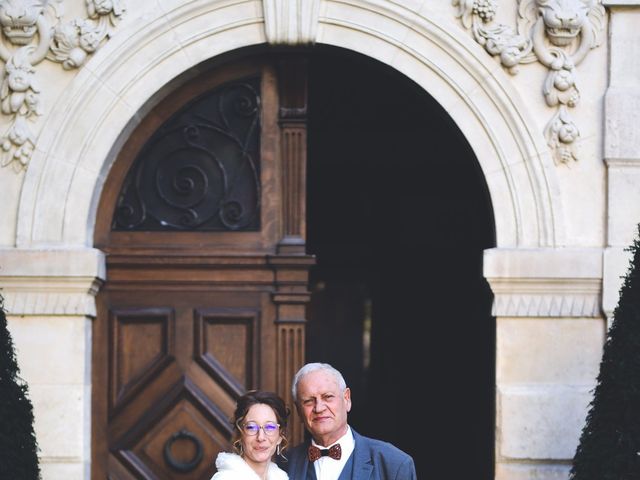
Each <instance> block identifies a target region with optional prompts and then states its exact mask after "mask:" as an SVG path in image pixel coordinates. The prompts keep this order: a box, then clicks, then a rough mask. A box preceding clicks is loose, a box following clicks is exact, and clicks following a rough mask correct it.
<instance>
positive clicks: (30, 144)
mask: <svg viewBox="0 0 640 480" xmlns="http://www.w3.org/2000/svg"><path fill="white" fill-rule="evenodd" d="M85 2H86V4H85V5H86V8H87V15H88V18H86V19H72V20H69V21H64V22H63V21H61V17H62V6H63V5H62V0H4V1H2V2H0V29H1V30H0V32H1V34H0V59H1V60H2V61H3V62H4V68H3V70H2V80H1V87H0V106H1V111H2V114H3V115H8V116H10V117H11V121H10V125H9V128H8V129H7V131H6V132H5V133H4V135H2V136H1V137H0V147H2V150H1V151H0V166H2V167H6V166H8V165H12V166H13V167H14V169H15V170H16V171H21V170H23V169H25V168H26V167H27V165H28V164H29V160H30V159H31V153H32V152H33V148H34V146H35V137H36V136H35V135H34V134H33V133H32V131H31V129H30V127H29V124H28V122H27V120H30V121H33V120H34V119H35V117H37V116H39V115H41V114H42V110H43V109H42V104H41V102H40V92H41V90H40V87H39V85H38V81H37V71H36V68H35V66H36V65H38V64H39V63H40V62H42V61H43V60H44V59H45V58H46V59H48V60H50V61H52V62H56V63H60V64H61V65H62V67H63V68H64V69H65V70H71V69H75V68H80V67H81V66H82V65H83V64H84V63H85V61H86V60H87V57H88V56H89V55H91V54H92V53H94V52H95V51H96V50H97V49H98V48H99V47H100V46H101V45H102V44H103V43H104V42H105V41H106V40H107V39H108V37H109V36H110V35H111V28H112V27H113V26H115V25H116V22H117V21H118V20H119V18H120V17H121V15H122V14H123V12H124V6H123V4H122V0H85Z"/></svg>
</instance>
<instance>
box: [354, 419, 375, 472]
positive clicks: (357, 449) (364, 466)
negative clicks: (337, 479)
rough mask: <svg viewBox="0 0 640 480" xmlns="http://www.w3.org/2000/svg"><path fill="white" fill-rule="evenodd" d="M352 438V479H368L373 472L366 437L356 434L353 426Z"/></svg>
mask: <svg viewBox="0 0 640 480" xmlns="http://www.w3.org/2000/svg"><path fill="white" fill-rule="evenodd" d="M351 431H352V432H353V440H354V441H355V446H354V448H353V453H352V455H353V478H354V480H369V479H370V478H371V476H372V473H373V462H371V453H370V452H369V445H368V444H367V441H366V439H364V438H363V437H361V436H360V435H358V433H356V431H355V430H353V428H352V429H351Z"/></svg>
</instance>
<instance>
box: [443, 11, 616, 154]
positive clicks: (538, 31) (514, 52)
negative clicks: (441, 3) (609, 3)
mask: <svg viewBox="0 0 640 480" xmlns="http://www.w3.org/2000/svg"><path fill="white" fill-rule="evenodd" d="M452 2H453V5H454V6H455V7H457V12H456V16H457V17H458V18H460V20H461V21H462V24H463V26H464V27H465V28H467V29H471V31H472V33H473V36H474V38H475V40H476V41H477V42H478V43H479V44H480V45H482V46H483V47H484V48H485V50H486V51H487V52H488V53H489V54H491V55H492V56H494V57H497V58H498V59H499V60H500V63H501V64H502V66H503V67H505V68H506V69H507V70H508V71H509V73H511V74H516V73H517V72H518V68H517V67H518V65H519V64H521V63H530V62H534V61H539V62H540V63H542V64H543V65H544V66H545V67H547V68H548V70H549V72H548V74H547V78H546V80H545V83H544V86H543V88H542V93H543V95H544V99H545V101H546V103H547V105H548V106H549V107H553V108H555V113H554V115H553V117H552V118H551V120H549V122H548V123H547V126H546V127H545V129H544V135H545V138H546V139H547V144H548V145H549V147H550V148H551V149H552V151H553V155H554V159H555V161H556V163H558V164H566V163H568V162H570V161H571V160H577V156H576V152H575V143H574V142H575V140H576V139H577V138H578V137H579V135H580V132H579V130H578V127H577V126H576V124H575V122H574V121H573V119H572V118H571V115H570V113H569V109H570V108H574V107H575V106H576V105H577V104H578V102H579V101H580V92H579V90H578V87H577V86H576V76H577V73H576V66H577V65H578V64H579V63H580V62H581V61H582V60H583V59H584V58H585V56H586V55H587V53H588V52H589V51H590V50H591V49H593V48H596V47H597V46H599V45H600V43H601V41H602V39H601V36H602V32H603V30H604V22H605V10H604V7H603V6H602V3H601V0H518V22H517V30H515V31H514V29H512V28H511V27H509V26H507V25H503V24H498V23H495V21H494V20H495V14H496V11H497V0H452Z"/></svg>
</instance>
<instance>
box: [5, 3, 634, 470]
mask: <svg viewBox="0 0 640 480" xmlns="http://www.w3.org/2000/svg"><path fill="white" fill-rule="evenodd" d="M41 3H42V5H40V4H41ZM62 3H64V6H65V8H66V11H65V12H62V11H61V10H59V9H56V8H54V6H56V5H54V2H49V3H47V2H28V1H26V0H24V1H19V0H16V1H14V2H7V5H8V6H5V7H4V8H5V9H6V10H8V9H10V6H11V5H13V4H24V5H27V6H28V9H30V13H32V14H33V16H34V18H36V21H35V22H34V24H35V25H36V27H37V28H40V34H38V35H35V36H34V37H33V38H31V39H26V40H24V39H23V40H19V41H20V42H22V43H15V42H16V40H14V39H11V38H9V37H8V36H7V34H6V33H5V34H3V37H2V39H1V41H2V47H1V48H0V57H1V58H2V60H3V62H4V66H5V67H4V72H3V74H4V76H3V79H4V80H6V82H9V77H10V75H11V74H12V73H14V72H16V71H19V70H20V69H23V70H22V73H23V74H24V75H26V76H27V77H28V78H29V79H30V82H31V83H30V84H29V85H27V86H26V87H19V86H16V85H13V86H12V84H10V83H7V88H6V89H5V88H4V87H3V92H2V115H0V129H1V130H2V134H3V152H2V154H3V157H2V164H3V168H1V169H0V191H2V192H3V204H4V215H3V216H2V219H1V220H0V222H1V225H2V227H1V228H0V286H1V288H2V293H3V295H4V296H5V299H6V301H5V306H6V308H7V310H8V313H9V320H10V328H11V332H12V334H13V336H14V340H15V344H16V347H17V350H18V359H19V363H20V366H21V369H22V374H23V376H24V378H25V379H26V380H27V381H28V382H29V385H30V391H31V397H32V399H33V403H34V408H35V415H36V433H37V436H38V439H39V443H40V448H41V458H42V470H43V477H44V479H46V480H53V479H57V478H61V479H62V478H64V479H83V478H84V479H86V478H89V464H90V461H91V453H90V444H91V428H90V425H91V422H90V420H91V372H90V370H91V319H92V318H93V317H94V316H95V302H94V298H95V294H96V292H97V291H98V290H99V288H100V284H101V282H102V281H103V280H104V277H105V273H104V255H103V254H102V252H100V251H98V250H96V249H94V248H93V246H92V239H93V229H94V225H95V222H96V218H95V212H96V205H97V202H98V199H99V198H100V193H101V186H102V185H103V182H104V180H105V177H106V175H107V174H108V171H109V168H110V166H111V165H112V163H113V161H114V160H115V158H116V156H117V153H118V151H119V149H120V148H121V146H122V145H123V143H124V141H125V139H126V138H127V135H128V134H129V132H131V130H132V129H133V127H134V126H135V125H137V123H138V122H139V121H140V119H141V118H142V117H144V115H145V113H146V112H148V111H149V109H150V108H151V107H152V106H153V105H154V103H155V102H156V101H157V99H158V98H160V96H161V93H162V92H163V89H164V88H165V86H166V85H168V84H170V82H171V81H172V79H174V78H175V77H177V76H178V75H180V74H182V73H183V72H186V71H188V70H189V69H190V68H192V67H194V66H196V65H197V64H199V63H200V62H202V61H205V60H207V59H209V58H212V57H215V56H217V55H220V54H223V53H225V52H228V51H231V50H234V49H237V48H241V47H246V46H251V45H257V44H263V43H265V42H266V43H271V44H287V45H297V44H307V43H317V44H328V45H334V46H339V47H342V48H345V49H350V50H353V51H356V52H359V53H361V54H364V55H367V56H370V57H372V58H374V59H377V60H379V61H381V62H383V63H385V64H387V65H389V66H391V67H393V68H394V69H396V70H398V71H399V72H401V73H402V74H404V75H405V76H407V77H409V78H410V79H412V80H413V81H414V82H416V83H417V84H418V85H420V86H421V87H423V88H424V89H425V90H426V91H428V92H429V93H430V94H431V95H432V96H433V97H434V98H435V99H436V100H437V101H438V102H439V103H440V104H441V105H442V106H443V107H444V108H445V109H446V110H447V111H448V113H449V114H450V116H451V117H452V118H453V119H454V120H455V122H456V123H457V125H458V126H459V128H460V130H461V131H462V132H463V133H464V135H465V136H466V138H467V140H468V142H469V144H470V145H471V146H472V148H473V150H474V153H475V155H476V157H477V159H478V162H479V164H480V166H481V168H482V171H483V173H484V176H485V179H486V182H487V186H488V189H489V192H490V195H491V201H492V204H493V207H494V216H495V224H496V225H495V227H496V242H497V246H496V248H495V249H491V250H488V251H486V252H485V264H484V274H485V276H486V278H487V280H488V281H489V284H490V285H491V288H492V290H493V292H494V295H495V304H494V315H495V316H496V319H497V352H496V358H497V364H496V395H497V398H496V407H497V412H496V446H495V449H496V450H495V451H496V476H495V478H496V479H500V480H507V479H508V480H520V479H522V480H524V479H528V480H533V479H537V480H542V479H545V480H547V479H548V480H552V479H553V480H555V479H562V478H567V474H568V469H569V466H570V461H571V458H572V457H573V453H574V451H575V447H576V445H577V441H578V437H579V434H580V430H581V428H582V424H583V421H584V416H585V413H586V408H587V404H588V402H589V400H590V390H591V389H592V388H593V386H594V379H595V377H596V375H597V372H598V366H599V361H600V355H601V348H602V344H603V341H604V338H605V333H606V327H607V321H608V320H610V318H611V314H612V311H613V309H614V308H615V305H616V302H617V295H618V289H619V287H620V283H621V278H620V277H621V276H622V275H624V273H625V270H626V267H627V262H628V260H627V252H626V251H625V248H626V247H627V246H628V245H630V244H631V242H632V240H633V236H634V234H635V232H636V225H637V223H638V221H639V220H640V133H638V129H637V113H636V112H638V111H639V110H640V81H639V80H640V62H638V60H637V59H638V56H637V52H638V51H639V50H640V33H639V31H638V25H640V1H638V0H604V2H602V3H600V2H597V1H595V0H593V1H589V0H574V1H566V2H558V3H564V4H565V6H567V5H568V8H569V9H572V10H575V12H578V13H579V14H580V15H582V16H583V17H584V18H583V21H584V23H582V24H580V25H579V26H577V27H576V28H578V33H577V36H576V37H574V38H573V40H567V41H566V42H565V43H564V44H563V42H562V41H558V42H554V41H552V40H551V39H550V38H549V35H550V34H549V31H548V30H545V25H544V21H543V20H544V19H543V18H542V17H543V16H544V15H542V13H541V12H543V11H545V8H542V7H540V6H538V5H536V2H535V0H531V1H528V2H525V1H516V0H504V1H502V2H500V4H499V5H498V2H497V1H488V0H475V1H473V0H453V1H452V2H447V1H440V2H433V1H424V0H402V1H399V0H348V1H334V0H309V1H306V0H305V1H304V2H302V1H292V0H263V1H260V0H222V1H205V0H195V1H185V0H163V1H162V2H156V1H151V0H140V1H135V2H134V1H128V0H113V1H112V2H99V1H96V0H94V1H89V2H84V1H82V0H65V1H64V2H62ZM107 3H108V4H109V5H108V7H107V8H106V9H105V10H101V9H100V6H101V5H104V4H107ZM540 3H542V2H540ZM545 3H547V4H549V3H550V4H553V3H554V2H545ZM547 8H548V7H547ZM3 13H7V12H4V11H3V12H0V18H1V21H2V22H4V23H3V26H5V24H6V23H11V22H10V21H9V20H7V18H12V17H11V15H10V13H11V12H8V13H7V15H6V16H3V15H1V14H3ZM548 15H549V17H551V16H553V15H552V13H549V14H548ZM54 26H56V27H57V28H55V29H54V28H53V27H54ZM47 27H52V28H51V30H52V31H54V32H56V35H57V36H55V35H52V37H51V38H45V37H47V35H46V34H45V33H44V32H45V31H48V30H49V29H48V28H47ZM63 27H66V28H63ZM83 35H85V37H88V39H89V40H93V43H91V42H90V43H89V44H87V43H86V42H85V43H82V42H81V39H83V38H85V37H83ZM45 40H47V41H48V42H49V45H50V48H49V50H48V51H46V45H44V47H43V42H45ZM567 42H569V43H567ZM25 45H26V47H25ZM54 47H55V48H54ZM23 48H25V50H21V49H23ZM43 48H45V52H44V53H42V49H43ZM19 51H20V52H22V53H21V55H22V57H21V55H19V54H18V53H17V52H19ZM578 99H579V101H578ZM25 132H27V133H25ZM43 366H46V368H44V369H43Z"/></svg>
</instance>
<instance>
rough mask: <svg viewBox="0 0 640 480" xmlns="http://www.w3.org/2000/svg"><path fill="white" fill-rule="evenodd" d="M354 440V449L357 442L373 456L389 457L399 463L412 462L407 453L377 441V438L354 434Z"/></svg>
mask: <svg viewBox="0 0 640 480" xmlns="http://www.w3.org/2000/svg"><path fill="white" fill-rule="evenodd" d="M354 439H355V441H356V448H357V444H358V442H360V443H361V445H362V446H363V447H365V448H367V449H368V450H369V451H370V452H371V453H372V455H374V456H375V455H380V456H384V457H391V458H395V459H397V461H400V462H403V461H406V460H411V461H412V462H413V458H412V457H411V456H410V455H409V454H408V453H406V452H404V451H402V450H400V449H399V448H398V447H396V446H395V445H394V444H392V443H389V442H385V441H384V440H379V439H377V438H371V437H366V436H364V435H360V434H357V433H354Z"/></svg>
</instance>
